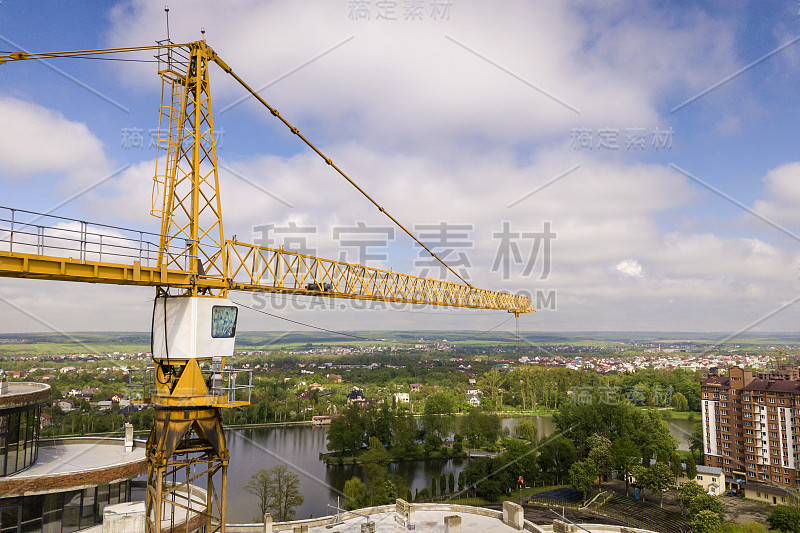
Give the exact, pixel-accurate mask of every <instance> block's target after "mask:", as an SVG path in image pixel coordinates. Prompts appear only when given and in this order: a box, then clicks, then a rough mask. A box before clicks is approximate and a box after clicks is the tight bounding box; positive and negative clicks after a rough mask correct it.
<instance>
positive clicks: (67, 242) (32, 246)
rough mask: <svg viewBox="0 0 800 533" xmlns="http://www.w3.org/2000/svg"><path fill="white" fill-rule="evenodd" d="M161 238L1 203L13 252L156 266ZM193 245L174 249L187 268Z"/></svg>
mask: <svg viewBox="0 0 800 533" xmlns="http://www.w3.org/2000/svg"><path fill="white" fill-rule="evenodd" d="M159 240H160V235H159V234H158V233H152V232H148V231H141V230H133V229H128V228H123V227H120V226H112V225H108V224H97V223H94V222H91V223H90V222H86V221H84V220H78V219H74V218H68V217H62V216H57V215H49V214H44V213H36V212H34V211H27V210H25V209H14V208H10V207H5V206H0V250H2V251H7V252H10V253H15V252H16V253H27V254H34V255H46V256H55V257H72V258H73V259H77V260H79V261H97V262H103V261H105V262H110V263H131V262H132V260H136V261H139V262H140V263H141V265H142V266H149V267H156V266H158V265H157V264H158V245H159ZM189 244H190V243H189V242H186V243H185V246H184V247H182V248H181V249H177V250H176V249H175V248H174V247H173V250H172V251H173V255H178V256H182V257H183V260H184V263H185V265H186V267H188V264H189V257H190V256H189V254H188V250H189V249H190V246H189Z"/></svg>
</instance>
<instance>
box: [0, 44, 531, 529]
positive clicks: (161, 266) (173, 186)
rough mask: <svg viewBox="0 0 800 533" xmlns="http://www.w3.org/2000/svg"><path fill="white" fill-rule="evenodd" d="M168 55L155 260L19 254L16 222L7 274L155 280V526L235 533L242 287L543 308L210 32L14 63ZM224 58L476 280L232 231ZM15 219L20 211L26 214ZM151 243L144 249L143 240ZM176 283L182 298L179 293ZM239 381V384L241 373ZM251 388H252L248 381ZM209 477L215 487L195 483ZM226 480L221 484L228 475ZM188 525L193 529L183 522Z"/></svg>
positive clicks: (150, 482) (4, 260) (3, 257)
mask: <svg viewBox="0 0 800 533" xmlns="http://www.w3.org/2000/svg"><path fill="white" fill-rule="evenodd" d="M140 51H156V52H157V56H156V57H157V58H158V60H159V70H158V74H159V76H160V77H161V102H160V106H159V133H158V139H157V142H156V146H157V150H158V152H157V153H158V156H157V158H156V170H155V174H154V179H153V199H152V206H151V214H153V215H154V216H156V217H158V218H159V219H160V222H161V224H160V232H159V234H158V241H159V242H158V253H157V259H156V260H155V262H154V264H149V263H147V262H146V261H145V262H144V263H143V261H142V257H141V251H140V257H139V258H138V259H133V260H132V261H131V263H123V262H121V261H119V260H118V261H116V262H109V261H102V251H101V255H100V258H99V259H96V260H95V259H93V258H91V257H89V256H88V255H87V254H86V253H85V246H84V248H82V253H81V255H80V257H79V258H78V259H77V260H76V259H73V258H72V257H64V256H63V254H62V255H60V256H59V255H48V254H45V253H44V247H38V248H37V249H36V251H35V253H28V252H21V251H19V245H17V246H18V250H17V251H15V250H14V241H13V235H14V226H13V224H14V223H13V221H12V226H11V237H10V238H9V246H8V248H9V249H8V250H7V251H6V250H0V276H5V277H17V278H23V277H24V278H34V279H51V280H62V281H79V282H89V283H108V284H119V285H147V286H151V287H155V289H156V296H155V299H154V305H153V314H152V317H153V319H152V324H151V325H152V355H153V360H154V368H153V374H154V376H153V377H154V391H153V393H152V394H150V395H149V398H147V399H146V400H147V401H149V402H150V403H151V404H152V405H153V406H154V408H155V420H154V423H153V428H152V430H151V432H150V435H149V437H148V441H147V446H146V454H147V465H148V472H147V493H146V509H147V521H146V532H147V533H162V532H167V531H172V530H173V529H175V517H176V515H180V514H182V516H184V517H185V520H186V527H187V530H193V529H196V528H199V527H203V526H204V527H205V531H206V533H212V532H216V531H219V532H220V533H225V521H226V514H225V513H226V492H227V468H228V461H229V458H230V455H229V452H228V449H227V445H226V442H225V434H224V430H223V428H222V424H221V415H220V409H222V408H232V407H241V406H244V405H247V404H248V403H249V396H248V397H247V398H244V397H242V396H241V395H238V393H237V391H238V390H239V389H241V387H237V386H236V385H235V381H234V385H233V386H226V376H228V378H233V380H235V376H236V374H237V371H236V370H235V369H231V368H230V367H229V366H228V365H226V362H225V360H226V358H227V357H230V356H232V355H233V349H234V342H235V335H236V321H237V316H238V310H237V308H236V306H235V304H233V303H232V302H231V301H230V300H228V298H227V296H228V292H229V291H230V290H242V291H253V292H275V293H284V294H303V295H313V296H326V297H332V298H349V299H362V300H378V301H391V302H408V303H423V304H432V305H446V306H454V307H467V308H476V309H494V310H504V311H508V312H510V313H514V314H515V315H516V316H519V314H520V313H527V312H531V311H533V310H534V309H533V307H532V304H531V302H530V300H529V299H528V298H526V297H524V296H520V295H513V294H509V293H505V292H496V291H490V290H485V289H478V288H475V287H473V286H472V285H471V284H469V283H467V282H466V281H465V280H463V278H461V277H460V276H459V275H458V273H456V272H455V271H453V270H452V269H451V268H450V267H449V266H448V265H446V264H445V263H444V262H443V261H441V259H439V258H438V257H437V256H436V254H435V253H434V252H433V251H431V250H430V249H429V248H428V247H427V246H425V245H424V244H423V243H422V242H420V241H419V240H418V239H417V238H416V237H415V236H414V235H413V234H411V232H409V231H408V230H407V229H406V228H405V227H403V226H402V225H401V224H400V223H399V222H398V221H397V220H396V219H395V218H393V217H392V216H391V215H390V214H389V213H388V212H386V210H385V208H384V207H382V206H381V205H380V204H378V203H377V202H376V201H375V200H374V199H373V198H372V197H370V196H369V195H368V194H367V193H366V192H365V191H364V190H363V189H361V187H359V186H358V185H357V184H356V183H355V181H354V180H353V179H351V178H350V177H349V176H347V175H346V174H345V173H344V172H343V171H342V170H341V169H340V168H339V167H338V166H336V165H335V164H334V163H333V162H332V161H331V159H330V158H329V157H327V156H326V155H325V154H323V153H322V152H321V151H320V150H319V149H318V148H317V147H315V146H314V145H313V144H311V142H310V141H309V140H308V139H306V138H305V137H304V136H303V135H302V134H300V132H299V130H298V129H297V128H296V127H294V126H292V125H291V124H290V123H289V122H288V121H287V120H286V119H285V118H283V117H282V116H281V115H280V113H278V111H277V110H276V109H275V108H273V107H272V106H270V105H269V104H268V103H267V102H266V101H265V100H264V99H263V98H262V97H261V96H260V95H259V94H258V93H256V92H255V91H254V90H253V89H251V88H250V87H249V86H248V85H247V84H246V83H245V82H244V81H243V80H242V79H241V78H240V77H239V76H238V75H236V74H235V73H234V72H233V70H232V69H231V68H230V67H229V66H228V65H227V64H226V63H225V62H224V61H223V60H222V59H221V58H220V57H219V56H217V55H216V53H215V52H214V51H213V50H212V49H211V48H210V47H209V46H208V45H207V44H206V42H205V40H201V41H196V42H192V43H186V44H175V43H172V42H171V41H169V40H166V41H161V42H159V43H158V44H157V45H155V46H149V47H147V46H145V47H129V48H118V49H98V50H78V51H70V52H54V53H44V54H26V53H13V54H7V55H4V56H0V65H2V64H4V63H6V62H8V61H18V60H24V59H38V58H51V57H78V56H90V55H99V54H109V53H120V52H140ZM211 63H217V65H219V66H220V67H221V68H222V70H224V71H225V72H226V73H228V74H229V75H231V76H233V77H234V78H235V79H236V80H237V81H239V83H240V84H241V85H242V86H243V87H244V88H245V89H246V90H247V91H248V92H250V93H251V95H253V96H254V97H255V98H256V99H257V100H258V101H259V102H261V103H262V104H263V105H264V106H265V107H266V108H267V109H268V110H269V111H270V113H271V114H272V115H273V116H275V117H276V118H278V119H279V120H280V121H281V122H283V123H284V124H285V125H286V126H287V127H288V128H289V129H290V131H291V132H292V133H293V134H294V135H297V136H298V137H299V138H300V139H301V140H302V141H303V142H305V143H306V144H307V145H308V146H309V147H310V148H311V149H312V150H313V151H315V152H316V153H317V154H318V155H320V157H322V158H323V160H324V161H325V162H326V163H327V164H328V165H330V166H331V167H333V169H334V170H335V171H337V172H338V173H339V174H340V175H341V176H342V177H344V178H345V179H346V180H347V181H349V182H350V183H351V184H352V185H353V186H354V187H355V188H356V189H357V190H358V191H359V192H360V193H362V194H363V195H364V196H365V197H366V198H367V199H368V200H369V201H371V202H372V203H373V204H374V205H375V206H376V207H377V208H378V209H379V210H380V211H381V212H382V213H384V214H386V216H388V217H389V218H390V219H391V220H392V221H393V222H394V223H396V224H397V225H398V226H399V227H400V228H401V229H402V230H403V231H405V232H406V233H407V234H408V235H410V236H411V237H412V238H413V239H414V240H415V241H416V242H417V243H418V244H419V245H420V246H422V247H423V248H424V249H425V250H427V251H428V252H429V253H430V254H431V255H432V256H433V257H436V258H437V259H438V260H439V261H441V262H442V264H443V265H444V266H445V267H447V268H448V269H450V271H451V272H453V273H454V274H455V275H456V276H457V277H459V279H461V281H462V282H463V283H451V282H446V281H440V280H431V279H426V278H421V277H418V276H410V275H406V274H400V273H396V272H392V271H386V270H381V269H375V268H368V267H364V266H362V265H354V264H349V263H344V262H341V261H331V260H327V259H322V258H318V257H313V256H308V255H304V254H298V253H294V252H289V251H285V250H282V249H272V248H267V247H262V246H255V245H252V244H248V243H243V242H240V241H238V240H237V239H236V238H235V237H233V238H232V239H226V238H225V235H224V232H223V225H222V203H221V200H220V193H219V176H218V169H217V154H216V146H215V136H214V120H213V113H212V107H211V87H210V76H209V67H210V65H211ZM12 220H13V217H12ZM140 247H141V245H140ZM170 289H175V290H176V291H177V292H176V293H174V294H173V293H170ZM227 383H228V385H230V381H228V382H227ZM245 388H246V387H245ZM202 480H205V488H204V490H205V496H204V497H200V496H198V495H197V494H195V492H193V491H194V487H195V486H196V484H197V483H199V482H200V481H202ZM217 482H218V483H217ZM181 527H182V528H183V526H181Z"/></svg>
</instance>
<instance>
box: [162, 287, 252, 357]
mask: <svg viewBox="0 0 800 533" xmlns="http://www.w3.org/2000/svg"><path fill="white" fill-rule="evenodd" d="M238 311H239V309H238V308H237V307H236V305H234V304H233V302H231V301H230V300H228V299H225V298H214V297H209V296H205V297H204V296H171V297H166V298H165V297H159V298H157V299H156V302H155V309H154V313H153V359H155V360H156V361H164V360H175V361H180V360H188V359H212V358H213V357H220V356H222V357H230V356H232V355H233V348H234V344H235V342H236V319H237V316H238ZM165 314H166V317H165Z"/></svg>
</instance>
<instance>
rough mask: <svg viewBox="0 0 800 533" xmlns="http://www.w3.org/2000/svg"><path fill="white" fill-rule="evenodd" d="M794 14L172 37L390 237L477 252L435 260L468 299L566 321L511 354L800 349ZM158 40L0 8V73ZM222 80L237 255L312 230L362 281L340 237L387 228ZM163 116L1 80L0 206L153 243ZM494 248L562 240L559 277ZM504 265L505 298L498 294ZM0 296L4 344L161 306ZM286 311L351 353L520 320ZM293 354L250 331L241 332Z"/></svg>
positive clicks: (253, 26)
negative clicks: (507, 238)
mask: <svg viewBox="0 0 800 533" xmlns="http://www.w3.org/2000/svg"><path fill="white" fill-rule="evenodd" d="M798 9H799V8H798V5H797V3H793V2H775V3H770V4H769V5H768V7H763V4H762V3H759V2H733V3H727V4H725V7H724V8H723V7H717V6H715V5H713V4H712V3H702V4H696V3H691V2H667V3H663V4H662V5H660V6H659V7H655V6H651V5H649V4H647V3H644V2H642V3H635V4H630V3H621V2H575V3H570V4H569V5H558V4H556V5H554V3H545V2H504V3H502V4H489V3H486V2H478V1H459V0H452V1H446V0H424V1H417V0H414V1H411V0H397V1H388V2H378V1H374V0H373V1H363V2H362V1H358V2H357V1H349V0H341V1H340V0H334V1H324V2H323V1H317V2H315V1H308V2H288V1H279V2H258V3H257V2H246V1H237V2H230V3H226V4H225V5H224V7H220V6H218V5H217V3H214V2H210V1H208V2H173V3H170V29H171V37H172V39H173V40H174V41H176V42H189V41H192V40H197V39H199V38H200V29H201V28H205V30H206V39H207V42H208V43H209V44H210V46H212V47H213V48H214V49H215V51H216V52H217V53H218V54H219V55H220V56H221V57H222V58H224V59H225V61H226V62H227V63H228V64H229V65H230V66H231V67H232V68H233V69H234V70H235V71H236V72H237V73H239V74H240V75H241V76H242V77H243V78H244V79H245V80H247V81H248V82H249V83H250V84H251V85H252V86H254V87H256V88H259V89H260V90H261V94H262V95H263V96H264V97H265V98H266V99H267V101H269V102H270V103H271V104H272V105H274V106H275V107H277V108H278V109H279V110H280V111H281V112H282V113H283V114H284V116H286V117H287V118H288V119H289V120H290V121H292V122H293V123H294V124H295V125H296V126H298V127H299V128H300V129H301V131H303V132H304V133H305V134H306V135H307V136H308V137H309V138H310V139H312V141H314V142H315V143H316V144H318V145H319V146H320V147H321V148H322V149H323V150H324V151H325V152H326V153H328V154H329V155H330V156H331V157H332V158H333V159H334V161H337V162H338V163H339V164H340V165H341V166H342V168H344V169H345V170H346V171H348V172H349V173H350V174H351V175H352V176H354V177H355V179H356V180H357V181H358V182H359V183H360V184H361V185H362V186H363V187H364V188H365V189H366V190H367V191H368V192H370V193H371V194H372V195H373V196H374V197H376V199H377V200H378V201H379V202H381V203H383V204H384V205H385V206H386V207H387V209H388V210H389V211H390V212H392V213H393V214H395V216H397V218H398V219H399V220H401V222H403V223H405V224H407V225H408V226H410V227H413V226H414V225H435V224H441V223H442V222H444V223H446V224H448V225H451V226H452V225H458V226H461V227H467V228H468V230H467V232H466V233H467V236H466V237H465V238H464V239H461V240H460V241H458V242H457V243H456V245H455V247H453V246H448V245H443V246H441V247H440V248H439V249H440V250H447V249H450V250H451V252H449V254H450V257H451V258H452V259H453V260H454V261H458V259H459V258H460V259H462V260H463V259H464V258H465V257H466V260H467V261H468V263H469V267H468V268H467V272H468V274H469V276H470V280H471V281H472V282H474V283H475V284H476V285H478V286H482V287H486V288H492V289H498V290H507V291H514V292H516V291H520V290H524V291H528V292H529V293H531V294H534V297H536V296H538V297H539V298H540V300H541V302H542V303H543V302H548V301H549V302H553V304H552V305H550V304H547V305H544V306H543V307H544V308H543V309H542V310H541V312H539V313H536V314H535V315H532V316H528V317H524V319H522V320H521V323H520V327H521V328H522V329H526V330H538V331H568V330H581V331H586V330H606V331H607V330H626V331H630V330H648V331H652V330H661V331H738V330H742V329H752V330H753V331H796V330H797V318H798V317H797V309H796V307H797V305H795V303H794V300H795V299H796V298H798V297H800V292H799V291H798V284H799V283H800V279H798V274H800V268H799V267H800V257H798V237H797V236H798V235H800V215H799V214H798V210H797V204H798V202H800V180H799V179H798V178H799V177H800V176H798V174H799V173H800V146H799V145H800V136H799V135H798V128H797V123H798V117H800V112H799V111H800V109H798V106H799V105H800V104H798V98H797V91H796V80H797V79H798V74H799V73H798V70H800V68H799V67H800V16H798ZM165 31H166V30H165V20H164V12H163V6H162V5H160V4H159V5H156V4H154V3H145V2H136V1H130V2H111V3H109V2H22V1H19V0H3V2H2V3H0V50H2V51H3V52H13V51H17V50H20V49H24V50H28V51H54V50H70V49H91V48H102V47H116V46H129V45H146V44H150V43H152V42H153V41H154V40H155V39H160V38H163V37H164V36H165ZM126 58H127V59H140V60H148V59H151V55H150V54H139V55H132V56H126ZM212 76H213V78H212V94H213V106H214V111H215V127H216V129H217V134H218V138H219V139H221V143H220V144H219V145H218V155H219V159H220V166H221V169H222V170H221V173H220V179H221V181H222V193H223V217H224V220H225V224H226V226H225V229H226V231H225V232H226V234H228V235H232V234H236V235H238V236H239V238H240V239H241V240H247V241H253V240H256V239H258V238H259V236H260V230H258V229H257V228H258V227H259V226H263V225H268V224H274V225H276V226H283V227H288V225H289V224H290V223H293V224H295V225H297V226H301V227H308V228H313V233H312V234H311V235H310V237H309V238H308V240H307V244H308V246H309V247H311V248H314V249H315V250H316V251H317V252H318V253H319V254H320V255H322V256H326V257H331V258H337V257H339V255H340V253H341V252H344V253H345V259H347V260H350V261H359V257H358V254H357V253H356V252H357V250H356V248H355V247H348V246H346V241H347V240H348V238H347V236H346V231H344V229H343V228H345V229H346V228H349V227H354V226H356V225H357V224H358V223H359V222H362V223H363V224H365V225H367V226H369V227H381V228H382V227H385V226H387V225H389V222H388V220H385V219H382V218H380V216H379V214H378V213H377V212H376V211H375V209H374V208H372V207H370V205H369V204H368V203H367V202H366V201H365V200H363V199H362V198H360V197H359V195H358V194H357V192H356V191H354V190H353V189H352V188H350V187H349V186H348V185H346V184H345V183H344V182H343V180H342V179H341V178H339V177H338V176H337V175H336V174H334V173H333V172H331V171H330V169H328V168H327V166H326V165H324V164H322V162H321V161H319V160H317V159H316V156H313V155H312V154H310V152H309V150H308V149H307V148H306V147H305V146H303V145H302V144H300V143H298V142H297V139H295V138H294V137H293V136H292V135H290V134H289V133H288V132H287V131H286V129H285V128H284V127H283V126H282V125H280V124H279V123H278V122H277V121H275V119H274V118H272V117H271V116H270V115H269V114H268V113H265V112H264V110H263V109H262V108H260V107H259V106H258V105H257V104H256V103H255V102H254V101H252V100H245V101H244V102H242V103H240V104H238V105H235V106H233V107H230V108H229V109H226V108H228V107H229V106H231V105H232V104H234V103H235V102H237V101H238V100H239V99H240V98H241V97H242V96H243V95H244V93H243V92H242V90H241V88H239V87H238V86H237V85H236V84H235V83H234V82H233V80H232V79H230V78H228V77H227V76H226V75H225V74H224V73H223V72H222V71H221V70H220V69H217V68H215V69H214V70H213V71H212ZM158 100H159V80H158V76H157V73H156V67H155V64H153V63H147V62H142V63H137V62H117V61H99V60H88V59H58V60H50V61H48V62H47V65H45V64H41V63H37V62H33V61H28V62H17V63H6V64H4V65H0V187H2V191H3V194H2V198H3V200H2V202H0V204H2V205H6V206H10V207H16V208H21V209H28V210H32V211H40V212H45V211H48V212H49V211H50V210H51V209H52V208H53V207H54V206H59V207H58V208H57V209H56V210H55V211H54V212H53V213H54V214H57V215H61V216H66V217H73V218H77V219H81V220H89V221H94V222H100V223H105V224H115V225H120V226H124V227H131V228H136V229H143V230H148V231H157V227H158V226H157V220H156V219H154V218H152V217H150V216H149V214H148V210H149V205H150V194H151V189H152V187H151V183H152V181H151V177H152V173H153V168H154V165H155V160H154V158H155V151H154V150H153V149H152V148H151V147H150V146H149V144H150V132H151V131H152V130H154V129H155V128H156V127H157V105H158ZM223 110H224V111H223ZM131 132H140V134H141V135H142V136H143V146H141V147H140V146H137V145H136V143H131V142H130V134H131ZM628 143H631V146H626V145H627V144H628ZM87 189H89V190H88V191H87ZM83 191H86V192H83ZM73 197H74V199H72V200H70V201H69V202H67V203H64V205H59V204H62V203H63V202H64V200H65V199H67V198H73ZM276 198H277V199H279V200H277V199H276ZM290 206H291V207H290ZM504 222H507V223H508V224H509V225H510V226H509V227H510V228H511V229H512V230H513V231H516V232H519V233H520V234H524V233H527V234H528V235H531V234H534V233H537V232H541V231H542V230H543V228H544V227H545V224H546V223H548V224H550V227H551V228H552V231H553V232H554V233H555V234H556V236H555V237H554V239H553V241H552V243H551V244H552V248H551V255H550V256H549V257H548V258H545V257H544V256H543V255H541V254H540V255H534V254H532V253H531V250H533V241H532V240H530V239H528V240H525V239H524V238H522V239H521V240H520V241H519V242H518V243H517V245H518V246H519V249H520V254H521V256H522V260H521V261H513V254H511V255H509V253H510V251H509V250H505V252H508V253H506V254H505V255H503V251H504V250H503V249H501V242H500V240H499V239H497V238H496V237H495V235H496V234H497V233H498V232H500V231H501V229H502V227H503V223H504ZM418 230H419V231H421V232H422V231H425V228H418ZM343 233H344V234H345V235H344V236H342V235H343ZM337 235H338V237H337ZM289 237H290V238H292V237H295V238H296V237H298V235H290V236H289ZM282 238H283V237H279V238H278V240H277V241H276V242H277V243H278V244H281V243H282V240H281V239H282ZM351 240H352V239H351ZM284 244H286V243H284ZM370 251H371V252H373V253H376V254H378V255H379V256H381V257H382V259H380V260H377V261H371V262H370V263H369V264H370V265H372V266H386V267H392V268H394V269H396V270H400V271H405V272H410V273H419V272H421V269H422V268H423V265H422V263H421V262H420V256H419V254H418V250H417V249H415V248H414V247H413V246H412V245H411V243H410V242H409V241H408V240H407V239H403V238H397V239H395V240H394V241H391V242H387V243H386V244H385V246H377V247H373V248H371V249H370ZM503 257H506V258H508V257H511V258H512V261H511V264H509V265H508V267H509V268H508V275H504V272H503V269H502V268H493V267H496V266H497V265H501V266H502V262H503ZM532 257H533V260H532V259H531V258H532ZM498 261H499V262H498ZM434 274H437V275H438V272H436V271H434ZM0 291H2V292H1V293H0V294H2V295H3V301H1V302H0V309H3V311H2V313H3V317H4V321H3V325H2V326H0V328H2V329H4V330H6V331H20V330H25V331H41V330H43V329H48V328H50V329H63V330H67V331H74V330H119V329H136V330H145V329H146V328H147V316H149V312H148V305H149V304H148V303H147V301H148V299H149V298H150V297H151V296H152V295H151V291H149V290H146V289H131V288H126V287H87V286H78V285H75V286H72V285H68V284H58V283H45V282H35V281H27V280H2V281H0ZM551 296H552V299H551V300H548V298H550V297H551ZM242 298H246V299H248V300H247V301H251V300H249V298H250V297H249V296H247V297H244V296H243V297H242ZM243 301H244V300H243ZM272 304H273V305H277V304H280V305H283V304H282V302H275V301H273V302H272ZM281 312H282V313H284V314H285V316H287V317H291V318H295V319H302V320H305V321H308V322H311V323H314V324H318V325H321V326H325V327H333V328H340V329H402V328H416V329H419V328H437V329H447V328H472V329H489V328H491V327H494V326H496V325H497V324H499V323H500V322H502V321H504V320H505V319H506V318H507V317H506V316H505V315H503V314H498V313H480V312H472V313H465V312H464V311H463V310H450V311H447V310H442V311H434V310H429V311H428V312H425V313H410V312H405V310H403V311H402V312H401V311H380V310H377V311H373V312H366V311H349V310H341V309H339V308H338V307H336V308H335V309H327V310H315V311H309V310H308V309H300V308H299V306H294V307H292V306H288V308H284V309H281ZM511 326H512V322H509V323H507V324H506V325H505V326H503V327H511ZM283 327H285V326H284V324H282V323H280V322H277V321H274V320H272V319H270V320H267V319H264V317H262V316H256V315H253V314H248V313H244V314H243V324H242V325H241V326H240V329H241V328H244V329H259V328H261V329H270V330H272V329H281V328H283Z"/></svg>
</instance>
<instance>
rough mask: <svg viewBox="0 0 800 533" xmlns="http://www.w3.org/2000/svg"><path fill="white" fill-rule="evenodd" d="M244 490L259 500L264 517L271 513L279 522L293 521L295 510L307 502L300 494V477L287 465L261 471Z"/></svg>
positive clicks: (254, 475)
mask: <svg viewBox="0 0 800 533" xmlns="http://www.w3.org/2000/svg"><path fill="white" fill-rule="evenodd" d="M244 490H246V491H247V492H249V493H250V494H253V495H255V496H256V497H257V498H258V500H259V502H258V505H259V509H261V515H262V516H263V515H264V514H265V513H267V512H270V513H272V515H273V516H274V517H275V519H276V521H278V522H286V521H288V520H292V519H293V518H294V514H295V508H296V507H298V506H300V505H302V504H303V501H305V498H303V495H302V493H301V492H300V477H299V476H298V475H297V474H295V473H294V472H291V471H290V470H289V468H288V467H287V466H286V465H276V466H273V467H272V468H270V469H265V468H262V469H260V470H259V471H258V472H256V473H255V474H253V476H252V477H251V478H250V481H249V482H248V483H247V485H245V486H244Z"/></svg>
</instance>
